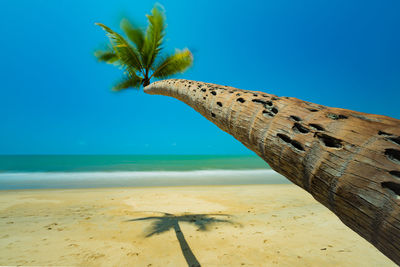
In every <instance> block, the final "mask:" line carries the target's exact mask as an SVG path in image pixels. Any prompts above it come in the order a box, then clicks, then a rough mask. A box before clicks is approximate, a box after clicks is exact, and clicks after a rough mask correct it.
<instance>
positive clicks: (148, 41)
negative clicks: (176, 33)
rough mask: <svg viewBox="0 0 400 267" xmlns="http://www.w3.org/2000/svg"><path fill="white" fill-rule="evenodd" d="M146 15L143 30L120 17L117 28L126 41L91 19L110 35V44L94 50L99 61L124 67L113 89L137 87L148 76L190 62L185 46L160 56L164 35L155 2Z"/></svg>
mask: <svg viewBox="0 0 400 267" xmlns="http://www.w3.org/2000/svg"><path fill="white" fill-rule="evenodd" d="M146 16H147V19H148V21H149V25H148V27H147V29H146V31H144V30H142V29H141V28H139V27H136V26H134V25H133V24H132V23H130V22H129V21H128V20H127V19H123V20H122V21H121V28H122V30H123V31H124V33H125V35H126V36H127V37H128V38H127V39H128V40H129V41H127V40H126V39H125V38H124V37H123V36H122V35H120V34H118V33H117V32H115V31H113V30H111V29H110V28H109V27H107V26H106V25H104V24H102V23H95V24H96V25H98V26H100V27H101V28H103V29H104V30H105V31H106V33H107V36H108V37H109V39H110V47H109V48H108V49H106V50H98V51H96V52H95V56H96V57H97V59H98V60H99V61H100V62H105V63H110V64H114V65H116V66H119V67H120V68H121V69H123V71H124V76H123V77H122V79H121V80H120V81H118V82H117V83H116V84H115V85H114V87H113V90H114V91H120V90H124V89H128V88H136V89H140V87H141V86H143V87H145V86H147V85H149V84H150V80H151V78H156V79H164V78H168V77H170V76H172V75H175V74H177V73H182V72H184V71H185V70H187V69H188V68H189V67H190V66H191V65H192V63H193V56H192V53H191V52H190V51H189V49H184V50H176V51H175V53H173V54H170V55H166V56H161V55H160V52H161V50H162V45H163V41H164V36H165V15H164V12H163V10H162V9H161V8H160V7H159V6H154V8H153V9H152V11H151V14H150V15H146Z"/></svg>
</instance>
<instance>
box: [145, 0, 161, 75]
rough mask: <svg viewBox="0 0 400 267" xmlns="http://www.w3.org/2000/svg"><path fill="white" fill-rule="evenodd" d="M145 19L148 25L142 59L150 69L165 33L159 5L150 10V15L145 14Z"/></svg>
mask: <svg viewBox="0 0 400 267" xmlns="http://www.w3.org/2000/svg"><path fill="white" fill-rule="evenodd" d="M147 19H148V20H149V26H148V27H147V30H146V37H145V40H144V45H143V51H142V59H143V64H144V66H145V68H146V69H150V67H151V65H152V64H153V63H154V60H155V58H156V57H157V55H158V53H159V52H160V51H161V44H162V40H163V38H164V34H165V33H164V30H165V24H164V13H163V11H162V10H161V8H160V7H158V6H155V7H154V8H153V9H152V11H151V15H147Z"/></svg>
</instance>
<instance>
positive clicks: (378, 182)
mask: <svg viewBox="0 0 400 267" xmlns="http://www.w3.org/2000/svg"><path fill="white" fill-rule="evenodd" d="M144 92H145V93H148V94H151V95H165V96H171V97H174V98H177V99H178V100H181V101H183V102H184V103H186V104H188V105H189V106H191V107H192V108H194V109H195V110H196V111H198V112H199V113H201V114H202V115H203V116H204V117H206V118H207V119H208V120H210V121H211V122H213V123H214V124H216V125H217V126H218V127H219V128H220V129H222V130H223V131H225V132H227V133H229V134H231V135H232V136H233V137H235V138H236V139H237V140H239V141H240V142H242V143H243V144H244V145H245V146H246V147H248V148H249V149H250V150H252V151H254V152H255V153H256V154H257V155H258V156H260V157H261V158H262V159H264V160H265V161H266V162H267V163H268V164H269V165H270V166H271V167H272V168H273V169H274V170H276V171H277V172H279V173H280V174H282V175H284V176H286V177H287V178H288V179H289V180H291V181H292V182H293V183H295V184H296V185H298V186H300V187H302V188H303V189H305V190H306V191H308V192H309V193H310V194H311V195H312V196H313V197H314V198H315V199H316V200H317V201H319V202H320V203H322V204H323V205H325V206H326V207H328V208H329V209H330V210H331V211H332V212H333V213H335V214H336V215H337V216H338V217H339V218H340V220H342V222H343V223H344V224H346V225H347V226H348V227H350V228H351V229H353V230H354V231H355V232H357V233H358V234H359V235H361V236H362V237H363V238H365V239H366V240H367V241H369V242H370V243H371V244H373V245H374V246H375V247H376V248H378V249H379V250H380V251H381V252H382V253H383V254H385V255H386V256H388V257H389V258H390V259H391V260H393V261H394V262H395V263H397V264H400V120H397V119H394V118H390V117H386V116H380V115H372V114H366V113H361V112H356V111H351V110H345V109H339V108H330V107H326V106H322V105H318V104H313V103H310V102H306V101H302V100H299V99H296V98H290V97H277V96H275V95H271V94H266V93H264V92H256V91H246V90H240V89H236V88H233V87H229V86H221V85H216V84H210V83H203V82H196V81H188V80H179V79H170V80H163V81H158V82H155V83H152V84H151V85H149V86H147V87H146V88H144ZM282 193H284V192H282Z"/></svg>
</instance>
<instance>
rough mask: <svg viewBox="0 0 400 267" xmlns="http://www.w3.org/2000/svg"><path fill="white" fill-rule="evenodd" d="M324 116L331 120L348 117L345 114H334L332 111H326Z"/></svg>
mask: <svg viewBox="0 0 400 267" xmlns="http://www.w3.org/2000/svg"><path fill="white" fill-rule="evenodd" d="M326 116H327V117H328V118H330V119H332V120H342V119H347V118H348V117H347V116H345V115H341V114H339V115H338V114H334V113H328V114H326Z"/></svg>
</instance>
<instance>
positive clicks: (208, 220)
mask: <svg viewBox="0 0 400 267" xmlns="http://www.w3.org/2000/svg"><path fill="white" fill-rule="evenodd" d="M161 213H162V214H163V215H162V216H150V217H143V218H138V219H132V220H128V222H135V221H147V220H150V221H153V223H152V225H151V227H150V228H149V229H148V230H147V231H146V237H151V236H153V235H158V234H161V233H164V232H167V231H169V230H171V229H174V230H175V234H176V238H177V239H178V241H179V245H180V246H181V250H182V254H183V256H184V257H185V260H186V262H187V264H188V266H190V267H195V266H196V267H197V266H201V265H200V263H199V261H198V260H197V259H196V257H195V256H194V254H193V252H192V250H191V248H190V246H189V244H188V243H187V241H186V238H185V236H184V235H183V233H182V230H181V227H180V226H179V222H187V223H191V224H194V225H195V226H197V227H198V230H199V231H209V230H210V227H211V226H212V225H213V224H216V223H229V224H233V222H232V221H231V220H228V219H223V218H221V219H218V218H215V217H212V216H221V217H226V218H230V215H227V214H183V215H174V214H170V213H164V212H161Z"/></svg>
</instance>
